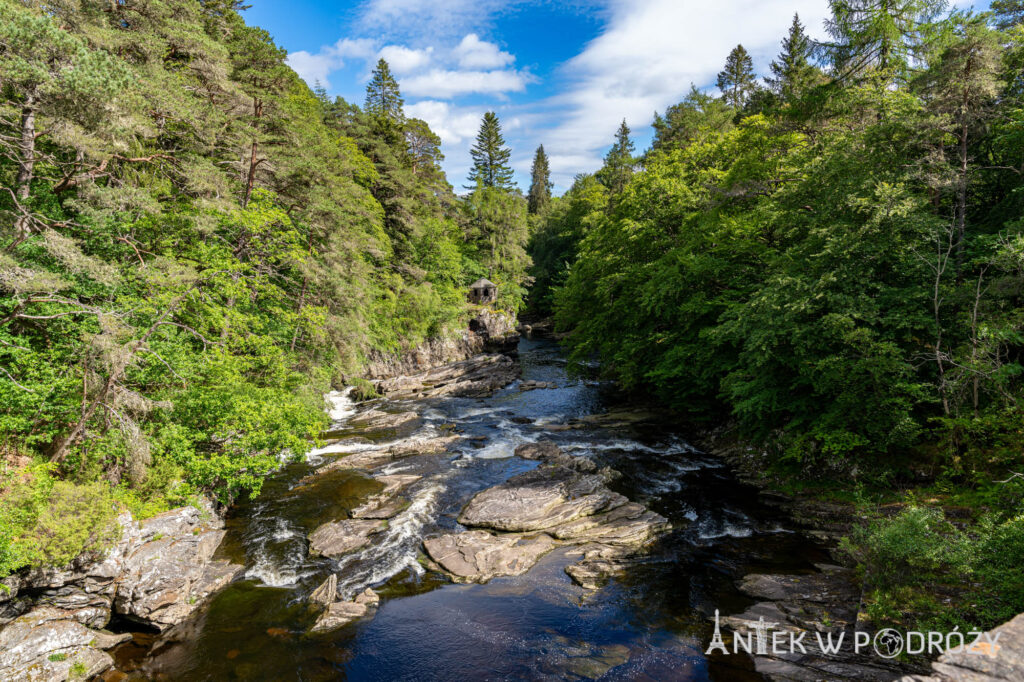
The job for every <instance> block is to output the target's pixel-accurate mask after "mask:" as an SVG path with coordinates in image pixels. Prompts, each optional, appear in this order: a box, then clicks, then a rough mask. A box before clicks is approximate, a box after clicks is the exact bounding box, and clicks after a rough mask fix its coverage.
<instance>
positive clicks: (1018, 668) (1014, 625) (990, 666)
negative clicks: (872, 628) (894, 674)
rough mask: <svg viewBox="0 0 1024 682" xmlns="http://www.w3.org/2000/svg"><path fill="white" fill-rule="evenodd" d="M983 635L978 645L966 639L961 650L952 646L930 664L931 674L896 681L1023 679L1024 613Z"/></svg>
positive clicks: (1005, 681) (999, 681) (1000, 681)
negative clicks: (993, 644) (951, 648)
mask: <svg viewBox="0 0 1024 682" xmlns="http://www.w3.org/2000/svg"><path fill="white" fill-rule="evenodd" d="M987 634H988V636H987V637H985V636H982V638H981V641H980V645H975V643H974V641H973V638H967V641H966V644H965V646H964V648H962V649H961V648H960V647H956V648H955V649H953V650H950V651H947V652H946V653H944V654H942V655H941V656H939V660H937V661H935V662H934V663H932V671H933V672H932V674H931V675H928V676H920V675H911V676H909V677H904V678H902V679H901V680H900V682H1011V681H1012V680H1024V613H1022V614H1020V615H1019V616H1017V617H1016V618H1014V619H1013V620H1011V621H1010V622H1008V623H1004V624H1003V625H1000V626H999V627H997V628H995V629H994V630H992V631H990V632H989V633H987ZM992 642H994V643H995V646H992V644H991V643H992ZM957 649H959V650H957Z"/></svg>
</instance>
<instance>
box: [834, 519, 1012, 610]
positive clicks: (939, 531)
mask: <svg viewBox="0 0 1024 682" xmlns="http://www.w3.org/2000/svg"><path fill="white" fill-rule="evenodd" d="M840 548H841V550H842V551H844V552H845V553H846V554H848V555H849V556H850V557H852V558H853V559H854V560H855V561H856V562H857V566H858V569H859V570H860V572H861V575H862V576H863V580H864V587H865V594H866V595H867V602H868V604H867V610H868V614H869V615H870V616H871V618H872V620H874V621H876V623H878V624H879V625H881V624H883V623H885V624H890V625H891V624H896V623H899V624H902V625H905V626H914V627H919V626H920V625H921V624H923V623H927V627H925V628H924V629H931V628H947V629H948V628H952V627H953V626H961V629H962V630H963V629H964V628H982V629H989V628H992V627H995V626H996V625H1000V624H1001V623H1003V622H1005V621H1007V620H1009V619H1010V618H1012V617H1014V616H1015V615H1016V614H1018V613H1020V612H1021V611H1024V514H1021V515H1018V516H1014V517H1011V518H1001V517H999V516H997V515H989V516H986V517H984V518H982V519H981V520H980V521H979V522H978V523H977V524H975V525H973V526H971V527H969V528H968V529H966V530H960V529H958V528H956V527H955V526H953V525H952V524H950V523H949V522H948V521H947V520H946V518H945V516H944V514H943V512H942V510H940V509H935V508H930V507H922V506H918V505H915V504H912V505H910V506H908V507H907V508H906V509H904V510H903V511H901V512H900V513H899V514H898V515H896V516H894V517H892V518H887V519H876V520H873V521H871V522H869V523H868V524H866V525H865V526H863V527H861V528H858V529H855V530H854V531H853V532H852V533H851V534H850V536H849V537H847V538H844V539H843V541H842V543H841V545H840ZM951 580H953V581H956V582H955V584H949V583H950V581H951ZM938 596H942V597H944V598H943V599H939V598H937V597H938ZM908 617H909V619H910V620H911V621H916V622H909V623H908V622H906V620H907V618H908ZM919 629H920V627H919Z"/></svg>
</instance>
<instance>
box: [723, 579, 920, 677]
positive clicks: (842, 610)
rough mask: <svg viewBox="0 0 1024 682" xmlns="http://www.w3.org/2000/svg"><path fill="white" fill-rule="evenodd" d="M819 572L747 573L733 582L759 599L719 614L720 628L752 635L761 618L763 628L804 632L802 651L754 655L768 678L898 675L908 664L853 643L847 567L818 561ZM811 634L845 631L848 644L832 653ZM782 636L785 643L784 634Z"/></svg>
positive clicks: (854, 599) (853, 607) (855, 595)
mask: <svg viewBox="0 0 1024 682" xmlns="http://www.w3.org/2000/svg"><path fill="white" fill-rule="evenodd" d="M818 569H819V571H820V572H818V573H807V574H799V575H773V574H757V573H755V574H750V575H747V576H745V577H744V578H742V579H741V580H739V581H738V583H737V587H738V588H739V589H740V591H741V592H743V593H744V594H746V595H748V596H750V597H752V598H755V599H760V600H764V601H759V602H757V603H755V604H753V605H752V606H750V607H748V608H747V609H746V610H744V611H743V612H741V613H738V614H734V615H729V616H723V617H722V618H721V624H722V627H723V628H726V629H728V630H731V631H733V632H734V633H738V634H740V635H741V636H743V637H750V636H751V635H753V636H754V637H756V633H757V628H758V627H759V624H760V623H761V621H762V619H763V621H764V622H765V623H768V624H769V625H770V626H771V627H770V630H769V631H768V632H769V634H770V633H772V632H780V633H790V634H791V635H792V636H794V637H800V636H801V635H802V636H803V639H802V641H803V642H805V643H806V652H801V651H800V650H799V649H797V650H796V651H794V652H793V653H790V652H789V651H788V650H786V649H787V647H781V649H782V651H774V650H772V649H770V648H768V649H767V650H766V653H767V655H754V656H753V661H754V667H755V670H756V671H757V672H758V673H760V674H761V675H763V676H764V677H765V678H766V679H768V680H779V681H784V680H787V681H788V680H798V681H803V680H806V681H808V682H812V681H815V680H822V679H827V680H867V681H877V682H883V681H888V680H892V679H894V678H895V677H898V676H900V675H901V674H903V673H904V672H905V671H906V670H907V668H906V667H905V666H904V665H902V664H900V663H899V662H896V661H889V660H886V659H884V658H882V657H880V656H875V655H872V654H871V653H870V647H869V649H868V650H865V651H862V652H861V653H860V654H858V653H857V652H856V651H855V649H854V647H853V646H852V644H851V643H852V642H853V641H854V637H855V635H854V631H855V628H857V622H858V621H857V608H858V606H859V604H860V589H859V588H858V587H857V585H856V583H855V580H854V576H853V574H852V571H850V570H849V569H846V568H843V567H840V566H835V565H831V564H819V565H818ZM815 633H823V634H822V636H823V637H828V635H829V634H831V635H832V636H833V637H836V638H838V637H839V635H840V634H842V633H845V634H844V635H843V636H844V641H845V642H847V646H844V647H841V648H840V649H839V651H838V652H836V653H835V654H824V653H823V652H821V651H820V650H819V647H818V646H817V645H816V644H814V643H815V642H816V641H817V640H816V636H817V635H816V634H815ZM780 637H784V639H783V640H782V641H785V642H789V641H790V640H789V635H780Z"/></svg>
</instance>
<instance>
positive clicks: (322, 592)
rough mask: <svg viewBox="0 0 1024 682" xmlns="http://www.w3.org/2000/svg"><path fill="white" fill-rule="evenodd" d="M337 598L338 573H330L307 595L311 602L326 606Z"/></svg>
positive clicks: (322, 606)
mask: <svg viewBox="0 0 1024 682" xmlns="http://www.w3.org/2000/svg"><path fill="white" fill-rule="evenodd" d="M337 598H338V574H337V573H331V574H330V575H329V576H327V579H326V580H324V581H323V582H322V583H320V587H318V588H316V589H315V590H313V592H312V593H310V595H309V601H310V603H311V604H314V605H316V606H320V607H321V608H327V607H328V606H330V605H331V603H332V602H333V601H334V600H335V599H337Z"/></svg>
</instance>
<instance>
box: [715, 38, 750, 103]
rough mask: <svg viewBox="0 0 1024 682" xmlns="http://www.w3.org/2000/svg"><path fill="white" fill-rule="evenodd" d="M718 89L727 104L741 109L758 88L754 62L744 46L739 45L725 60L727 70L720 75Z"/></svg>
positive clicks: (723, 70)
mask: <svg viewBox="0 0 1024 682" xmlns="http://www.w3.org/2000/svg"><path fill="white" fill-rule="evenodd" d="M717 85H718V89H719V90H721V91H722V99H724V100H725V101H726V103H727V104H729V105H730V106H733V107H735V108H737V109H741V108H742V107H743V105H744V104H746V102H747V99H748V98H749V97H750V94H751V93H752V92H753V91H754V88H755V87H756V86H757V81H756V78H755V76H754V62H753V60H752V59H751V58H750V55H749V54H747V50H746V49H745V48H744V47H743V46H742V45H737V46H736V47H734V48H733V50H732V52H730V53H729V57H728V58H727V59H726V60H725V68H724V69H722V71H721V72H719V74H718V83H717Z"/></svg>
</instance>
